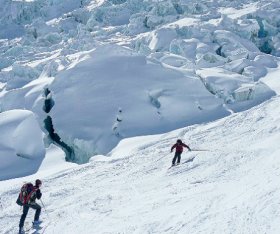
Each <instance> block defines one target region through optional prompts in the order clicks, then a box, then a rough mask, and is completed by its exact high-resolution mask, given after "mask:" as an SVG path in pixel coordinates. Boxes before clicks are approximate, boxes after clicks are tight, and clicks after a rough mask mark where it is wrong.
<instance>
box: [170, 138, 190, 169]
mask: <svg viewBox="0 0 280 234" xmlns="http://www.w3.org/2000/svg"><path fill="white" fill-rule="evenodd" d="M183 147H185V148H188V150H189V151H191V148H190V147H189V146H187V145H186V144H184V143H183V142H182V140H180V139H178V140H177V142H176V143H175V144H174V145H173V146H172V147H171V153H172V152H173V150H174V149H175V155H174V157H173V160H172V166H175V162H176V160H177V164H180V161H181V154H182V153H183Z"/></svg>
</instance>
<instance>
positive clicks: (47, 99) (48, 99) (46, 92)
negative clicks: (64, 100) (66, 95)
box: [43, 88, 54, 113]
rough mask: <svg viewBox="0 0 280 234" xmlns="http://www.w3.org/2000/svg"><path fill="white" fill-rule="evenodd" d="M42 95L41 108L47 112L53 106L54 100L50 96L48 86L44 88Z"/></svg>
mask: <svg viewBox="0 0 280 234" xmlns="http://www.w3.org/2000/svg"><path fill="white" fill-rule="evenodd" d="M44 96H45V104H44V107H43V110H44V111H45V112H46V113H49V112H50V111H51V109H52V108H53V106H54V101H53V99H52V96H51V91H50V90H49V89H48V88H46V89H45V90H44Z"/></svg>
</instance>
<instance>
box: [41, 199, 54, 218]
mask: <svg viewBox="0 0 280 234" xmlns="http://www.w3.org/2000/svg"><path fill="white" fill-rule="evenodd" d="M39 201H40V202H41V203H42V206H43V208H44V210H45V212H46V214H47V216H48V219H49V221H51V219H50V216H49V213H48V211H47V209H46V207H45V205H44V203H43V201H42V200H41V199H40V200H39Z"/></svg>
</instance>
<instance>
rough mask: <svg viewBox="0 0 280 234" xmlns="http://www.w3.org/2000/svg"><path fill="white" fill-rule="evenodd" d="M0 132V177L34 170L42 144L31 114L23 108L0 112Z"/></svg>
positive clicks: (40, 135) (40, 132) (19, 174)
mask: <svg viewBox="0 0 280 234" xmlns="http://www.w3.org/2000/svg"><path fill="white" fill-rule="evenodd" d="M0 131H1V136H0V160H1V164H0V171H1V173H0V180H6V179H10V178H15V177H22V176H26V175H30V174H32V173H34V172H36V171H37V170H38V168H39V166H40V164H41V162H42V160H43V158H44V156H45V147H44V143H43V133H42V131H41V129H40V127H39V125H38V123H37V120H36V118H35V116H34V114H33V113H32V112H30V111H25V110H12V111H6V112H3V113H0Z"/></svg>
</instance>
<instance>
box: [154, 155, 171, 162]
mask: <svg viewBox="0 0 280 234" xmlns="http://www.w3.org/2000/svg"><path fill="white" fill-rule="evenodd" d="M167 155H168V154H165V155H163V156H162V157H160V158H159V159H157V160H156V161H155V162H158V161H159V160H161V159H163V158H164V157H165V156H167Z"/></svg>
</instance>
